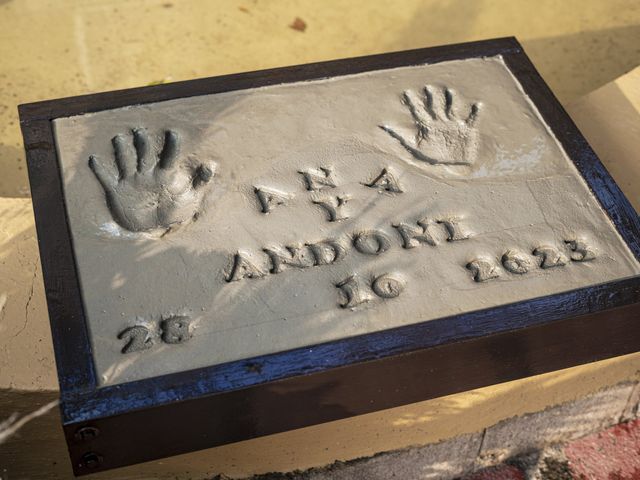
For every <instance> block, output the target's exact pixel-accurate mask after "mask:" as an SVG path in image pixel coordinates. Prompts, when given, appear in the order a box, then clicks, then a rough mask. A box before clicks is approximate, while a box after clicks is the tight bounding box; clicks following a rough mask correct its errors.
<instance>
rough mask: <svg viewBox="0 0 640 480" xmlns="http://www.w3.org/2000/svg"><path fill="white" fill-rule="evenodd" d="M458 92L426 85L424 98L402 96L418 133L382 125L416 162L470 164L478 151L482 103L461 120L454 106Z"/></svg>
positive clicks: (475, 104) (471, 109) (413, 94)
mask: <svg viewBox="0 0 640 480" xmlns="http://www.w3.org/2000/svg"><path fill="white" fill-rule="evenodd" d="M455 97H456V93H455V92H454V91H453V90H451V89H449V88H447V87H444V88H442V89H441V90H437V89H436V88H434V87H432V86H430V85H427V86H426V87H425V88H424V96H423V97H421V98H420V97H419V96H418V95H416V93H415V92H413V91H411V90H407V91H405V92H404V94H403V95H402V101H403V103H404V104H405V105H406V106H407V107H408V108H409V111H410V112H411V116H412V117H413V120H414V122H415V125H416V128H417V132H416V133H415V135H413V138H411V137H412V135H411V134H405V135H403V134H401V133H399V132H398V131H397V129H394V128H392V127H390V126H388V125H380V128H382V129H383V130H384V131H385V132H387V133H388V134H389V135H391V136H392V137H393V138H395V139H396V140H398V142H400V144H401V145H402V146H403V147H404V148H405V149H407V150H408V151H409V153H411V155H413V157H414V158H415V159H416V160H420V161H423V162H428V163H431V164H446V165H470V164H472V163H473V162H474V161H475V158H476V154H477V150H478V131H477V129H476V128H475V127H474V125H475V123H476V120H477V119H478V113H479V111H480V106H481V104H480V103H474V104H472V105H471V107H470V109H469V110H468V113H467V114H466V115H465V116H464V117H462V118H461V117H460V116H459V115H460V112H459V111H457V108H455V107H454V98H455Z"/></svg>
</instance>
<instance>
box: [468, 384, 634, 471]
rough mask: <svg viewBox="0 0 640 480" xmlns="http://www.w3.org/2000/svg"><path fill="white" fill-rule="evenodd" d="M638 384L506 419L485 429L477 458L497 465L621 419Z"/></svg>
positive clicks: (482, 461)
mask: <svg viewBox="0 0 640 480" xmlns="http://www.w3.org/2000/svg"><path fill="white" fill-rule="evenodd" d="M634 387H635V385H634V384H631V383H623V384H620V385H616V386H614V387H611V388H609V389H606V390H602V391H600V392H597V393H594V394H593V395H589V396H587V397H584V398H581V399H579V400H577V401H575V402H571V403H565V404H563V405H559V406H556V407H552V408H547V409H545V410H543V411H541V412H536V413H531V414H525V415H523V416H521V417H515V418H510V419H507V420H504V421H502V422H500V423H498V424H496V425H494V426H492V427H489V428H488V429H487V430H486V433H485V437H484V440H483V443H482V448H481V450H480V455H479V458H478V461H479V464H480V465H494V464H496V463H500V462H502V461H504V460H505V459H507V458H509V457H513V456H516V455H519V454H522V453H525V452H527V451H530V450H534V449H539V448H542V447H543V446H545V445H549V444H553V443H557V442H562V441H567V440H570V439H574V438H579V437H582V436H584V435H587V434H589V433H591V432H594V431H597V430H600V429H602V428H605V427H607V426H610V425H613V424H615V423H617V422H618V420H619V419H620V416H621V415H622V412H623V411H624V409H625V408H626V406H627V402H628V400H629V397H630V395H631V392H632V391H633V389H634Z"/></svg>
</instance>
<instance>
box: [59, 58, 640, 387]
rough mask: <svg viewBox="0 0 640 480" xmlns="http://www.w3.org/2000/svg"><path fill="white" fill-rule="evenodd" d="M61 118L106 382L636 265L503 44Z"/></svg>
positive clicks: (546, 291)
mask: <svg viewBox="0 0 640 480" xmlns="http://www.w3.org/2000/svg"><path fill="white" fill-rule="evenodd" d="M53 124H54V131H55V142H56V145H57V150H58V156H59V162H60V165H61V169H62V178H63V188H64V195H65V197H66V206H67V213H68V220H69V225H70V231H71V235H72V239H73V244H74V250H75V256H76V263H77V268H78V272H79V277H80V286H81V291H82V298H83V301H84V305H85V310H86V319H87V323H88V327H89V334H90V340H91V343H92V347H93V355H94V360H95V368H96V370H97V374H98V378H99V382H100V384H101V385H113V384H120V383H123V382H129V381H133V380H139V379H144V378H149V377H155V376H159V375H163V374H167V373H173V372H180V371H186V370H191V369H195V368H198V367H204V366H210V365H216V364H221V363H225V362H230V361H234V360H238V359H244V358H251V357H255V356H258V355H263V354H269V353H274V352H281V351H286V350H290V349H294V348H297V347H303V346H311V345H316V344H319V343H323V342H327V341H330V340H335V339H340V338H345V337H352V336H355V335H361V334H365V333H370V332H374V331H380V330H385V329H390V328H393V327H398V326H402V325H407V324H412V323H417V322H424V321H427V320H432V319H436V318H441V317H447V316H451V315H455V314H459V313H463V312H469V311H473V310H478V309H484V308H488V307H493V306H497V305H502V304H507V303H512V302H517V301H521V300H526V299H531V298H534V297H539V296H545V295H550V294H554V293H558V292H563V291H567V290H573V289H577V288H581V287H586V286H590V285H595V284H601V283H605V282H610V281H613V280H618V279H623V278H626V277H631V276H634V275H638V274H640V265H639V263H638V261H637V260H636V259H635V257H634V255H633V254H632V252H631V251H630V250H629V248H628V247H627V245H626V244H625V242H624V241H623V240H622V238H621V237H620V236H619V234H618V233H617V231H616V229H615V228H614V226H613V224H612V223H611V221H610V220H609V218H608V216H607V214H606V213H605V212H604V211H603V210H602V208H601V207H600V206H599V204H598V201H597V200H596V198H595V197H594V196H593V195H592V193H591V192H590V190H589V188H588V186H587V184H586V183H585V181H584V180H583V179H582V177H581V176H580V175H579V173H578V171H577V170H576V168H575V166H574V164H573V163H572V162H571V161H570V159H569V158H568V157H567V155H566V154H565V151H564V150H563V148H562V146H561V145H560V143H559V142H558V141H557V140H556V138H555V137H554V135H553V133H552V132H551V130H550V129H549V127H548V125H546V124H545V122H544V121H543V119H542V117H541V116H540V114H539V113H538V110H537V109H536V107H535V106H534V104H533V103H532V102H531V101H530V100H529V98H528V96H527V95H526V94H525V93H524V91H523V89H522V88H521V85H520V84H519V82H518V80H517V79H516V78H515V77H514V76H513V75H512V74H511V73H510V71H509V69H508V68H507V67H506V65H505V63H504V62H503V59H502V57H501V56H500V55H497V56H493V57H487V58H472V59H465V60H452V61H446V62H442V63H437V64H433V65H420V66H408V67H402V68H392V69H387V70H378V71H371V72H366V73H360V74H353V75H346V76H340V77H336V78H330V79H321V80H314V81H306V82H298V83H289V84H282V85H273V86H266V87H261V88H252V89H247V90H238V91H233V92H225V93H219V94H212V95H200V96H194V97H190V98H181V99H177V100H170V101H163V102H156V103H150V104H145V105H139V106H136V105H133V106H128V107H125V108H119V109H113V110H106V111H100V112H96V113H88V114H82V115H77V116H72V117H66V118H58V119H55V120H54V121H53Z"/></svg>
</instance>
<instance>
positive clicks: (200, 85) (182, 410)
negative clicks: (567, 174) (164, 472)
mask: <svg viewBox="0 0 640 480" xmlns="http://www.w3.org/2000/svg"><path fill="white" fill-rule="evenodd" d="M494 55H502V56H503V58H504V60H505V62H506V64H507V65H508V67H509V69H510V70H511V72H512V73H513V74H514V75H515V77H516V78H517V79H518V81H519V82H520V83H521V85H522V86H523V88H524V90H525V92H526V93H527V95H529V97H530V98H531V100H532V101H533V102H534V103H535V105H536V106H537V108H538V109H539V111H540V113H541V114H542V116H543V117H544V119H545V121H546V122H547V123H548V124H549V125H550V127H551V128H552V130H553V132H554V134H555V135H556V137H557V138H558V140H559V141H560V142H561V144H562V146H563V147H564V149H565V150H566V152H567V154H568V155H569V156H570V158H571V159H572V160H573V162H574V163H575V165H576V166H577V168H578V169H579V171H580V173H581V174H582V176H583V177H584V179H585V180H586V181H587V183H588V184H589V186H590V188H591V190H592V192H593V193H594V194H595V196H596V197H597V199H598V200H599V202H600V204H601V205H602V207H603V208H604V209H605V210H606V212H607V213H608V215H609V217H610V218H611V220H612V221H613V223H614V224H615V226H616V228H617V230H618V232H619V233H620V235H621V236H622V238H623V239H624V240H625V242H626V243H627V244H628V246H629V247H630V249H631V250H632V251H633V253H634V255H635V256H636V258H638V259H640V222H639V218H638V215H637V213H636V212H635V211H634V210H633V208H632V207H631V205H630V204H629V202H628V201H627V199H626V198H625V197H624V195H623V193H622V192H621V191H620V189H619V188H618V186H617V185H616V184H615V182H614V181H613V179H612V178H611V177H610V176H609V174H608V173H607V171H606V170H605V168H604V167H603V165H602V164H601V163H600V161H599V160H598V158H597V156H596V155H595V153H594V152H593V151H592V150H591V148H590V147H589V145H588V144H587V142H586V141H585V139H584V138H583V136H582V135H581V134H580V132H579V131H578V130H577V128H576V127H575V125H574V124H573V122H572V121H571V119H570V118H569V116H568V115H567V113H566V112H565V111H564V109H563V108H562V107H561V106H560V104H559V103H558V101H557V100H556V99H555V97H554V96H553V94H552V92H551V91H550V90H549V88H548V87H547V85H546V84H545V83H544V81H543V80H542V78H541V77H540V75H539V74H538V73H537V72H536V70H535V68H534V66H533V65H532V64H531V62H530V61H529V59H528V58H527V56H526V54H525V53H524V52H523V50H522V47H521V46H520V44H519V43H518V42H517V41H516V40H515V38H504V39H496V40H487V41H481V42H473V43H466V44H460V45H450V46H443V47H435V48H426V49H420V50H412V51H405V52H398V53H389V54H383V55H374V56H368V57H360V58H353V59H346V60H337V61H331V62H323V63H315V64H309V65H302V66H294V67H287V68H277V69H272V70H264V71H258V72H251V73H242V74H237V75H225V76H221V77H214V78H206V79H200V80H192V81H186V82H177V83H171V84H168V85H159V86H152V87H143V88H134V89H130V90H122V91H116V92H109V93H100V94H95V95H86V96H80V97H74V98H69V99H62V100H52V101H46V102H38V103H32V104H27V105H21V106H20V107H19V109H20V119H21V126H22V131H23V135H24V143H25V149H26V152H27V160H28V167H29V178H30V183H31V193H32V198H33V204H34V209H35V218H36V227H37V232H38V238H39V245H40V254H41V261H42V269H43V273H44V282H45V287H46V294H47V301H48V308H49V315H50V320H51V328H52V333H53V341H54V347H55V354H56V362H57V368H58V376H59V382H60V390H61V411H62V418H63V424H64V431H65V436H66V439H67V442H68V445H69V451H70V455H71V461H72V463H73V468H74V471H75V473H76V474H78V475H81V474H86V473H91V472H94V471H100V470H106V469H110V468H114V467H119V466H124V465H129V464H132V463H137V462H142V461H146V460H151V459H155V458H160V457H164V456H169V455H174V454H178V453H183V452H189V451H193V450H198V449H202V448H207V447H212V446H216V445H222V444H227V443H231V442H237V441H240V440H245V439H249V438H253V437H258V436H262V435H269V434H273V433H277V432H282V431H286V430H290V429H295V428H300V427H305V426H308V425H313V424H318V423H322V422H328V421H332V420H337V419H340V418H345V417H348V416H352V415H358V414H363V413H368V412H373V411H377V410H380V409H385V408H390V407H395V406H398V405H403V404H408V403H411V402H417V401H421V400H426V399H429V398H434V397H438V396H442V395H446V394H451V393H454V392H460V391H464V390H468V389H472V388H476V387H481V386H486V385H491V384H495V383H500V382H505V381H508V380H513V379H516V378H521V377H524V376H529V375H534V374H539V373H543V372H547V371H551V370H555V369H561V368H566V367H570V366H573V365H577V364H581V363H586V362H593V361H596V360H600V359H604V358H608V357H613V356H617V355H623V354H627V353H632V352H636V351H637V350H639V346H640V277H633V278H628V279H625V280H620V281H615V282H610V283H606V284H602V285H597V286H593V287H589V288H582V289H579V290H574V291H570V292H565V293H559V294H556V295H551V296H547V297H542V298H536V299H533V300H528V301H523V302H518V303H514V304H509V305H502V306H498V307H495V308H490V309H487V310H482V311H475V312H471V313H466V314H463V315H457V316H453V317H449V318H443V319H438V320H432V321H428V322H423V323H419V324H414V325H409V326H405V327H400V328H394V329H391V330H385V331H381V332H376V333H371V334H367V335H362V336H358V337H354V338H347V339H342V340H337V341H333V342H329V343H324V344H321V345H317V346H314V348H313V349H309V348H298V349H295V350H291V351H286V352H281V353H275V354H270V355H265V356H261V357H257V358H253V359H251V360H240V361H234V362H231V363H226V364H222V365H216V366H212V367H207V368H200V369H197V370H191V371H187V372H183V373H175V374H170V375H164V376H161V377H156V378H150V379H145V380H140V381H135V382H131V383H126V384H122V385H114V386H107V387H101V388H98V385H97V380H96V372H95V370H94V366H93V360H92V353H91V346H90V342H89V337H88V333H87V325H86V323H85V313H84V309H83V302H82V298H81V291H80V288H79V283H78V276H77V271H76V263H75V259H74V252H73V245H72V241H71V236H70V232H69V226H68V221H67V216H66V209H65V203H64V196H63V191H62V180H61V174H60V169H59V166H58V159H57V153H56V146H55V142H54V135H53V129H52V122H51V121H52V120H53V119H55V118H59V117H66V116H71V115H78V114H82V113H87V112H96V111H100V110H107V109H113V108H118V107H123V106H126V105H132V104H143V103H151V102H158V101H163V100H170V99H176V98H185V97H190V96H195V95H204V94H211V93H218V92H225V91H231V90H241V89H246V88H251V87H259V86H265V85H274V84H279V83H287V82H296V81H303V80H311V79H318V78H323V77H332V76H340V75H345V74H353V73H358V72H365V71H371V70H378V69H387V68H394V67H401V66H407V65H419V64H424V63H436V62H442V61H446V60H454V59H462V58H471V57H486V56H494ZM212 467H214V468H215V465H213V466H212Z"/></svg>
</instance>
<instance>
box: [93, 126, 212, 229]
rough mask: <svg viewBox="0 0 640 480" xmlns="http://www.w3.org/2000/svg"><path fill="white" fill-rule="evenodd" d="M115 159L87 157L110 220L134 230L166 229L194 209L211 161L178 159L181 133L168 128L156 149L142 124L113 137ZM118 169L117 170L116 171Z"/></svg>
mask: <svg viewBox="0 0 640 480" xmlns="http://www.w3.org/2000/svg"><path fill="white" fill-rule="evenodd" d="M111 142H112V144H113V151H114V155H115V162H114V163H115V167H116V168H114V164H113V163H110V164H108V165H107V164H105V163H104V161H102V160H99V159H98V158H96V157H95V156H93V155H92V156H90V157H89V167H90V168H91V170H92V171H93V173H94V174H95V175H96V178H97V179H98V181H99V182H100V184H101V185H102V188H103V189H104V192H105V194H106V198H107V206H108V207H109V210H110V212H111V215H112V216H113V219H114V220H115V221H116V222H117V223H118V224H119V225H120V226H121V227H123V228H126V229H127V230H130V231H132V232H149V231H153V230H160V229H162V230H168V229H170V228H171V227H173V226H177V225H179V224H182V223H185V222H187V221H190V220H191V219H193V218H194V217H195V216H196V215H197V214H198V209H199V207H200V204H201V200H202V195H203V193H204V191H205V188H204V187H205V186H206V185H207V184H208V183H209V181H210V180H211V178H212V177H213V166H212V165H205V164H202V163H197V162H195V161H194V160H193V159H192V158H187V159H186V160H185V161H181V162H178V157H179V153H180V136H179V135H178V133H176V132H174V131H172V130H167V131H166V132H165V135H164V141H163V144H162V146H161V148H155V146H154V145H153V142H152V140H151V139H150V137H149V135H148V134H147V132H146V130H145V129H143V128H136V129H134V130H133V131H132V138H131V137H129V136H128V135H122V134H121V135H116V136H115V137H113V139H112V140H111ZM116 170H117V171H116Z"/></svg>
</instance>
